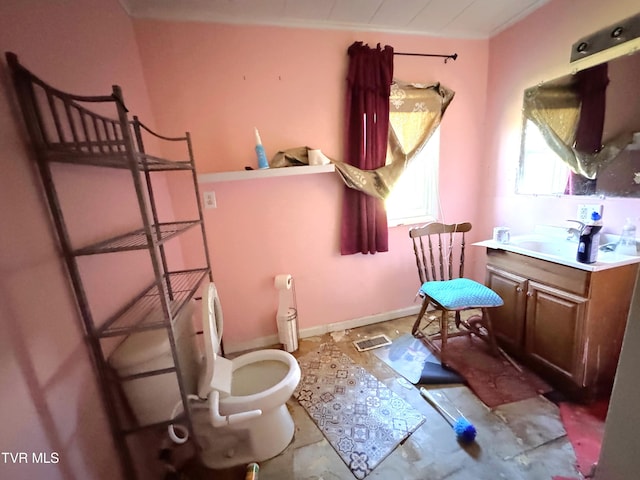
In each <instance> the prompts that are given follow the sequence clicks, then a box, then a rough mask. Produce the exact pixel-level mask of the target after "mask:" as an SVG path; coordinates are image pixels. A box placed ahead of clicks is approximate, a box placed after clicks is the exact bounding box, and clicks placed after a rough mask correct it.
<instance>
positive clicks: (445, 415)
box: [420, 387, 456, 427]
mask: <svg viewBox="0 0 640 480" xmlns="http://www.w3.org/2000/svg"><path fill="white" fill-rule="evenodd" d="M420 395H422V396H423V397H424V398H425V400H426V401H427V402H429V403H430V404H431V406H432V407H433V408H435V409H436V410H437V411H438V413H439V414H440V415H442V417H443V418H444V419H445V420H446V421H447V422H448V423H449V425H451V426H452V427H453V425H454V423H455V422H456V419H455V418H454V416H453V415H451V414H450V413H449V412H447V411H446V410H445V409H444V408H442V407H441V406H440V405H439V404H438V402H436V399H435V398H433V397H432V396H431V394H430V393H429V391H428V390H427V389H426V388H424V387H420Z"/></svg>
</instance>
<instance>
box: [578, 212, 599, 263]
mask: <svg viewBox="0 0 640 480" xmlns="http://www.w3.org/2000/svg"><path fill="white" fill-rule="evenodd" d="M600 230H602V217H601V216H600V214H599V213H598V212H593V213H591V221H589V223H587V225H585V226H584V228H583V229H582V232H580V240H579V243H578V254H577V256H576V260H578V261H579V262H580V263H595V262H596V259H597V258H598V247H599V246H600Z"/></svg>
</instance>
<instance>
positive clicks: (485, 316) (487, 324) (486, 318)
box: [482, 308, 499, 356]
mask: <svg viewBox="0 0 640 480" xmlns="http://www.w3.org/2000/svg"><path fill="white" fill-rule="evenodd" d="M482 320H483V322H482V323H483V324H484V328H486V329H487V334H488V336H489V338H488V340H489V346H490V347H491V352H492V353H493V354H494V355H495V356H497V355H498V352H499V349H498V343H497V342H496V337H495V335H494V334H493V324H492V323H491V315H490V314H489V309H488V308H483V309H482Z"/></svg>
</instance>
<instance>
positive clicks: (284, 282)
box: [274, 273, 293, 290]
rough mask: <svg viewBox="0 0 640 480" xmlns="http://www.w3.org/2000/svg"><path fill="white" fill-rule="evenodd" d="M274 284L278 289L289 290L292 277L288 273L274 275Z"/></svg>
mask: <svg viewBox="0 0 640 480" xmlns="http://www.w3.org/2000/svg"><path fill="white" fill-rule="evenodd" d="M274 283H275V286H276V288H277V289H278V290H291V285H292V283H293V278H292V277H291V275H289V274H288V273H283V274H281V275H276V280H275V282H274Z"/></svg>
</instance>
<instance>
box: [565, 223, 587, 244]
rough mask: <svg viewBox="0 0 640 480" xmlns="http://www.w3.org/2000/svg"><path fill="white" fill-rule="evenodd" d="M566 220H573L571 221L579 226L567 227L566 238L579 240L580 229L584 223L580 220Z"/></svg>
mask: <svg viewBox="0 0 640 480" xmlns="http://www.w3.org/2000/svg"><path fill="white" fill-rule="evenodd" d="M567 222H573V223H577V224H578V225H579V226H580V228H574V227H569V228H567V233H568V234H569V235H568V236H567V240H570V241H571V240H575V241H579V240H580V235H582V230H584V227H585V224H584V223H582V222H581V221H580V220H570V219H569V220H567Z"/></svg>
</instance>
